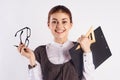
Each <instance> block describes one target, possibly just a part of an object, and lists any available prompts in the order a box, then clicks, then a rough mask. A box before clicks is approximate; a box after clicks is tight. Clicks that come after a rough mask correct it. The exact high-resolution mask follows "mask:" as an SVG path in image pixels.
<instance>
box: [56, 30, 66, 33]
mask: <svg viewBox="0 0 120 80" xmlns="http://www.w3.org/2000/svg"><path fill="white" fill-rule="evenodd" d="M64 31H65V30H55V32H57V33H63V32H64Z"/></svg>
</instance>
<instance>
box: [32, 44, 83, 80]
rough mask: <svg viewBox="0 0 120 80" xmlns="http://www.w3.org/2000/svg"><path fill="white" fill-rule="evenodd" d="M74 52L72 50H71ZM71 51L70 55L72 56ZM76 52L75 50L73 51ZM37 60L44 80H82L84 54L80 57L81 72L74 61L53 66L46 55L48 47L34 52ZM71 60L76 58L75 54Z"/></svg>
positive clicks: (41, 47)
mask: <svg viewBox="0 0 120 80" xmlns="http://www.w3.org/2000/svg"><path fill="white" fill-rule="evenodd" d="M71 50H72V49H71ZM71 50H70V54H71ZM72 52H74V50H72ZM34 53H35V57H36V60H37V61H38V62H39V63H40V65H41V69H42V75H43V80H81V78H82V76H83V75H82V70H83V69H82V68H83V58H82V54H81V56H80V57H79V58H80V59H81V62H80V64H81V65H80V66H79V71H78V69H77V66H76V64H75V63H74V62H75V61H73V60H74V59H73V60H72V59H71V60H70V61H68V62H66V63H63V64H53V63H51V62H50V61H49V59H48V57H47V53H46V46H45V45H43V46H39V47H37V48H36V49H35V51H34ZM71 58H74V56H73V53H72V56H71Z"/></svg>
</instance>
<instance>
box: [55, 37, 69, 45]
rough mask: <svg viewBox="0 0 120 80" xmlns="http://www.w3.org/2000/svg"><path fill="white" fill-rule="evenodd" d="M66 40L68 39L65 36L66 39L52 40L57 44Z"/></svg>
mask: <svg viewBox="0 0 120 80" xmlns="http://www.w3.org/2000/svg"><path fill="white" fill-rule="evenodd" d="M67 40H68V39H67V38H66V39H54V41H55V42H56V43H59V44H64V43H65V42H66V41H67Z"/></svg>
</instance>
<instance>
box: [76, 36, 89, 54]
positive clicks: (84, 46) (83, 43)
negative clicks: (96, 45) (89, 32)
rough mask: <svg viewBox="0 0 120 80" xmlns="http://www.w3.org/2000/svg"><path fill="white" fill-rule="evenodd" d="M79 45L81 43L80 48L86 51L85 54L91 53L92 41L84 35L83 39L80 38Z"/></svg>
mask: <svg viewBox="0 0 120 80" xmlns="http://www.w3.org/2000/svg"><path fill="white" fill-rule="evenodd" d="M77 41H78V43H80V47H81V48H82V50H83V51H84V53H88V52H91V49H90V46H91V43H90V39H89V38H88V37H86V36H84V35H81V37H79V38H78V40H77Z"/></svg>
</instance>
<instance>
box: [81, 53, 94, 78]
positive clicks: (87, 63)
mask: <svg viewBox="0 0 120 80" xmlns="http://www.w3.org/2000/svg"><path fill="white" fill-rule="evenodd" d="M94 70H95V66H94V64H93V58H92V52H89V53H84V54H83V78H82V80H94Z"/></svg>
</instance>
